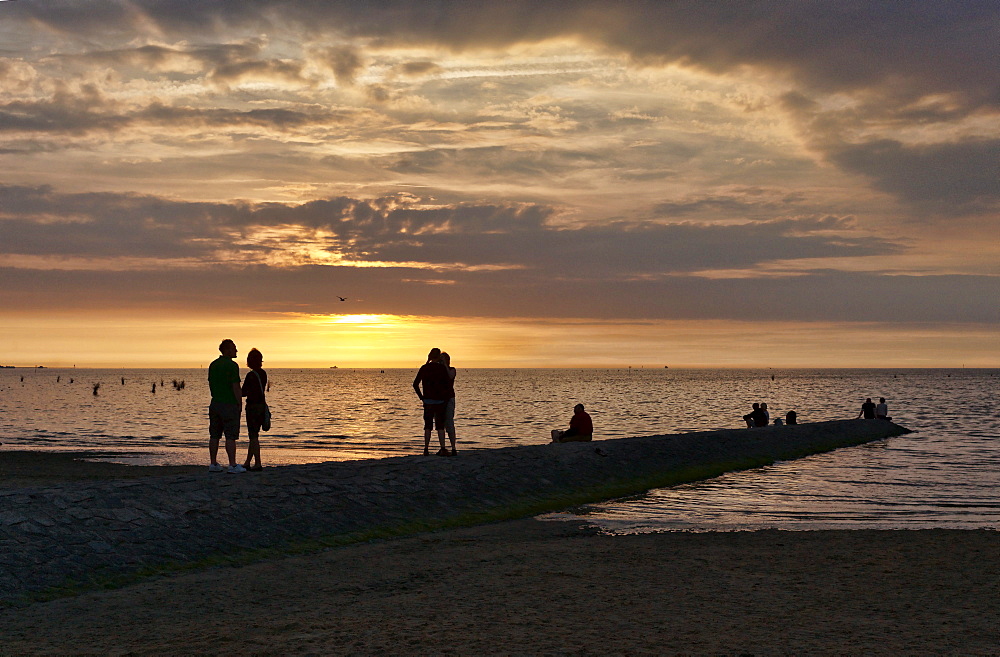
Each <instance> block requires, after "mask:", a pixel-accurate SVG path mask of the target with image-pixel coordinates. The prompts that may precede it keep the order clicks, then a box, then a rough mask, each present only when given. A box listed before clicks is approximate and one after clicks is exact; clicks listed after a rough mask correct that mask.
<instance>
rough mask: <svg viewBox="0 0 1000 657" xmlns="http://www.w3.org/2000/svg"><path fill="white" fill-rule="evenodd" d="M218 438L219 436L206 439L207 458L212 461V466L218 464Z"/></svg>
mask: <svg viewBox="0 0 1000 657" xmlns="http://www.w3.org/2000/svg"><path fill="white" fill-rule="evenodd" d="M219 438H220V436H211V437H210V438H209V439H208V457H209V458H210V459H212V465H218V464H219Z"/></svg>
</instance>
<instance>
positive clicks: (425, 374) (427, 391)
mask: <svg viewBox="0 0 1000 657" xmlns="http://www.w3.org/2000/svg"><path fill="white" fill-rule="evenodd" d="M421 384H423V391H421V390H420V386H421ZM413 389H414V390H416V392H417V397H420V401H422V402H423V404H424V456H428V455H430V445H431V431H432V430H433V429H437V434H438V441H439V442H440V443H441V449H440V450H439V451H438V453H437V455H438V456H451V453H450V452H449V451H448V448H447V447H446V446H445V442H444V428H445V411H446V409H447V406H448V392H449V390H450V389H451V377H450V376H448V369H447V368H446V367H445V366H444V363H442V362H441V350H440V349H438V348H437V347H434V348H433V349H431V350H430V353H428V354H427V362H426V363H424V364H423V366H421V368H420V370H419V371H418V372H417V376H416V378H415V379H413Z"/></svg>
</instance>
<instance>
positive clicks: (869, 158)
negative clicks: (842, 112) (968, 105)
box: [830, 139, 1000, 213]
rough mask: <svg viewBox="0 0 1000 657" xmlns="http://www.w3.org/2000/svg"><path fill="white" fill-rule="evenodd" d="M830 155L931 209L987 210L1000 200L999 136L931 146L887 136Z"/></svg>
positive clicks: (914, 202) (911, 200)
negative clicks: (903, 141)
mask: <svg viewBox="0 0 1000 657" xmlns="http://www.w3.org/2000/svg"><path fill="white" fill-rule="evenodd" d="M830 158H831V159H832V160H833V161H834V162H835V163H836V164H838V165H839V166H841V167H843V168H844V169H847V170H849V171H854V172H857V173H861V174H863V175H865V176H868V177H869V178H871V179H872V180H873V181H874V182H875V186H876V187H878V188H880V189H882V190H885V191H887V192H889V193H891V194H894V195H896V196H898V197H900V198H902V199H904V200H906V201H908V202H909V203H911V204H913V205H914V206H917V207H924V208H925V209H927V210H930V211H933V212H937V213H941V212H948V213H955V212H985V211H988V210H990V209H991V208H996V207H997V204H998V203H1000V139H989V140H964V141H959V142H955V143H943V144H928V145H904V144H901V143H900V142H898V141H893V140H888V139H884V140H879V141H873V142H867V143H862V144H858V145H853V146H847V147H843V148H841V149H839V150H837V151H835V152H833V153H832V154H831V155H830Z"/></svg>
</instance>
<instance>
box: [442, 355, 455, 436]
mask: <svg viewBox="0 0 1000 657" xmlns="http://www.w3.org/2000/svg"><path fill="white" fill-rule="evenodd" d="M441 364H442V365H444V366H445V369H447V370H448V380H449V381H450V382H451V385H450V386H449V387H448V401H447V402H446V403H445V407H444V429H445V431H446V432H447V433H448V440H449V441H451V455H452V456H455V455H456V454H458V448H457V447H456V446H455V377H456V376H458V370H456V369H455V368H454V367H452V366H451V356H450V355H448V352H447V351H442V352H441Z"/></svg>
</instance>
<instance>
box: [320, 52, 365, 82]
mask: <svg viewBox="0 0 1000 657" xmlns="http://www.w3.org/2000/svg"><path fill="white" fill-rule="evenodd" d="M311 54H312V58H313V60H314V61H315V62H316V63H317V64H319V65H320V66H322V67H324V68H326V69H327V70H329V71H331V72H332V73H333V75H334V77H335V78H336V80H337V82H338V83H339V84H341V85H345V86H350V85H353V84H354V80H355V78H356V77H357V75H358V73H360V72H361V70H362V69H363V68H364V66H365V59H364V57H363V56H362V54H361V52H360V51H359V50H358V49H357V48H355V47H353V46H346V45H345V46H330V47H327V48H319V49H316V50H314V51H313V52H312V53H311Z"/></svg>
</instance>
